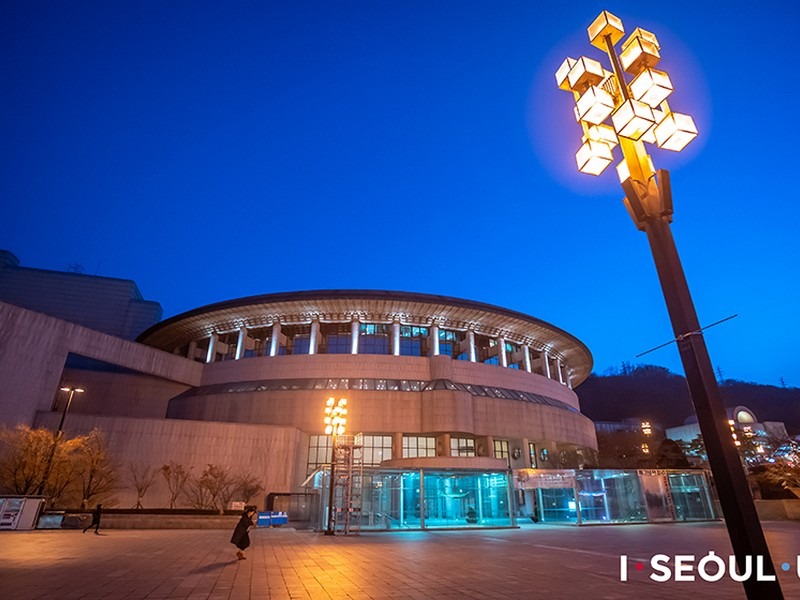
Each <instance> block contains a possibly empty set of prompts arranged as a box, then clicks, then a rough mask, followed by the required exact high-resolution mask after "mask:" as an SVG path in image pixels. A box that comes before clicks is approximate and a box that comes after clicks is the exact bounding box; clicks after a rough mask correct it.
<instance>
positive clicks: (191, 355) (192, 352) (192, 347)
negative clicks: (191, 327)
mask: <svg viewBox="0 0 800 600" xmlns="http://www.w3.org/2000/svg"><path fill="white" fill-rule="evenodd" d="M186 358H188V359H189V360H194V359H196V358H197V341H196V340H192V341H191V342H189V350H188V351H187V352H186Z"/></svg>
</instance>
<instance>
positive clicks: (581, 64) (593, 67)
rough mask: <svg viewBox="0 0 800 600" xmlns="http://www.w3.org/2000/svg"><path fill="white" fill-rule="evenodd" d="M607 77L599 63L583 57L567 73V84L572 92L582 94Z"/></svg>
mask: <svg viewBox="0 0 800 600" xmlns="http://www.w3.org/2000/svg"><path fill="white" fill-rule="evenodd" d="M605 76H606V74H605V69H603V65H601V64H600V62H599V61H596V60H595V59H593V58H588V57H586V56H581V57H580V58H579V59H578V60H576V61H575V64H574V65H572V67H571V68H570V70H569V73H567V82H568V84H569V88H570V89H571V90H572V91H575V92H578V93H582V92H583V91H584V90H585V89H586V88H588V87H589V86H592V85H597V84H599V83H600V82H601V81H603V79H604V78H605Z"/></svg>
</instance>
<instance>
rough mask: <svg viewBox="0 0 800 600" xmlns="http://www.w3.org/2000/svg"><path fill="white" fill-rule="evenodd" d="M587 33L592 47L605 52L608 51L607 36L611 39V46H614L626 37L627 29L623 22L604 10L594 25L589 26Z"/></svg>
mask: <svg viewBox="0 0 800 600" xmlns="http://www.w3.org/2000/svg"><path fill="white" fill-rule="evenodd" d="M587 31H588V33H589V41H590V42H591V43H592V46H594V47H596V48H600V50H603V51H605V50H607V49H608V48H607V46H606V36H609V37H610V38H611V45H612V46H613V45H614V44H616V43H617V42H618V41H620V40H621V39H622V36H623V35H625V28H624V27H623V26H622V20H621V19H620V18H619V17H616V16H614V15H612V14H611V13H610V12H608V11H607V10H604V11H603V12H601V13H600V14H599V15H598V17H597V18H596V19H595V20H594V21H593V22H592V24H591V25H589V29H587Z"/></svg>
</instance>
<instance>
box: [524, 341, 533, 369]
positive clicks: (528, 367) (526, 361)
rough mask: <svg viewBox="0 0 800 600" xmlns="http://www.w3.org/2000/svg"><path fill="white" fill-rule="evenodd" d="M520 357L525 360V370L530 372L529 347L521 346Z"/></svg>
mask: <svg viewBox="0 0 800 600" xmlns="http://www.w3.org/2000/svg"><path fill="white" fill-rule="evenodd" d="M522 359H523V360H524V361H525V370H526V371H527V372H528V373H530V372H531V370H532V369H531V349H530V348H528V347H527V346H523V347H522Z"/></svg>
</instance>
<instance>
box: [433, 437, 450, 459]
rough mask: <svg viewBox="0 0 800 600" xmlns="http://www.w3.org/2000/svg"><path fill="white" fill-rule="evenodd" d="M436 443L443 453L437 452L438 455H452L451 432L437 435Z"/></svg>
mask: <svg viewBox="0 0 800 600" xmlns="http://www.w3.org/2000/svg"><path fill="white" fill-rule="evenodd" d="M436 445H437V446H439V448H441V453H439V452H437V454H436V455H437V456H450V434H449V433H443V434H441V435H438V436H436Z"/></svg>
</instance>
